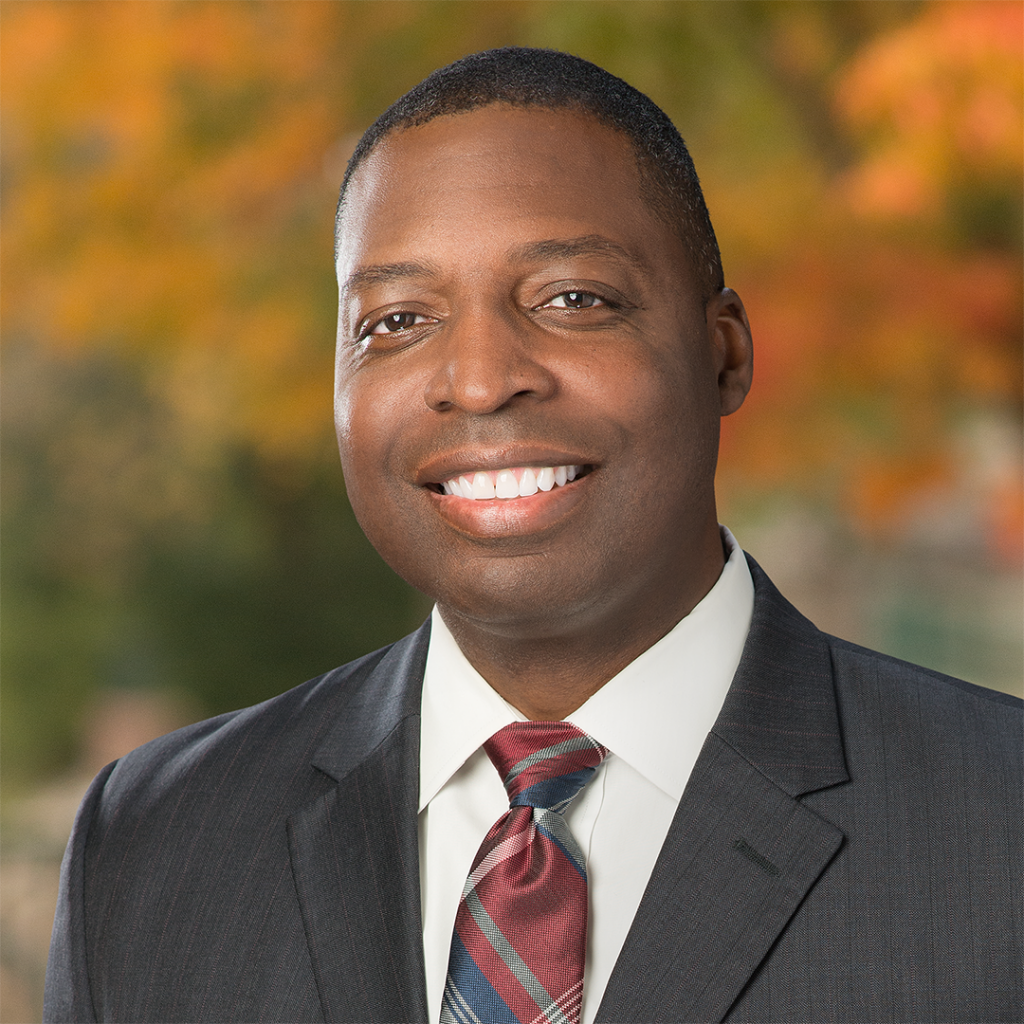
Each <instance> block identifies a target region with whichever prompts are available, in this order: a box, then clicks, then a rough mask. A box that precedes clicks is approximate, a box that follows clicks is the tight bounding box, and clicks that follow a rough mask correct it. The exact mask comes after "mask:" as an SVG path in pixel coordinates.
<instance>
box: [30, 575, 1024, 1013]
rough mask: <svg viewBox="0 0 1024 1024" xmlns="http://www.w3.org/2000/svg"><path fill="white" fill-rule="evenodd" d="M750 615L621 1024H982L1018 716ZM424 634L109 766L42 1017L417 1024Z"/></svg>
mask: <svg viewBox="0 0 1024 1024" xmlns="http://www.w3.org/2000/svg"><path fill="white" fill-rule="evenodd" d="M752 568H753V572H754V578H755V585H756V600H755V606H754V620H753V624H752V626H751V630H750V635H749V638H748V640H747V645H746V648H745V651H744V655H743V660H742V663H741V665H740V668H739V670H738V672H737V674H736V678H735V680H734V682H733V685H732V688H731V689H730V691H729V694H728V697H727V699H726V701H725V706H724V707H723V709H722V713H721V715H720V717H719V719H718V721H717V723H716V725H715V728H714V730H713V731H712V733H711V734H710V735H709V736H708V739H707V742H706V743H705V745H704V748H703V751H702V752H701V755H700V758H699V760H698V761H697V764H696V766H695V768H694V771H693V774H692V777H691V778H690V781H689V784H688V785H687V787H686V791H685V793H684V795H683V799H682V801H681V803H680V805H679V809H678V812H677V814H676V816H675V820H674V821H673V823H672V827H671V829H670V831H669V833H668V838H667V839H666V841H665V845H664V847H663V849H662V852H661V855H660V858H659V859H658V862H657V865H656V867H655V869H654V873H653V876H652V878H651V881H650V885H649V886H648V889H647V893H646V895H645V896H644V899H643V902H642V903H641V905H640V909H639V911H638V912H637V917H636V920H635V921H634V923H633V928H632V931H631V932H630V935H629V938H628V939H627V941H626V945H625V947H624V949H623V951H622V955H621V957H620V958H619V962H618V965H617V966H616V968H615V972H614V974H613V975H612V978H611V980H610V982H609V984H608V988H607V991H606V993H605V996H604V1001H603V1002H602V1004H601V1010H600V1016H599V1019H600V1020H604V1021H643V1022H650V1021H677V1022H706V1021H723V1020H728V1021H750V1022H754V1021H758V1022H762V1021H763V1022H783V1021H799V1022H805V1024H807V1022H809V1024H825V1022H833V1021H835V1022H840V1021H844V1022H858V1024H863V1022H867V1021H893V1022H896V1021H899V1022H911V1021H914V1022H927V1024H939V1022H946V1021H949V1022H952V1021H958V1022H972V1024H978V1022H986V1024H990V1022H995V1021H1021V1020H1022V1019H1024V1011H1022V996H1021V906H1020V888H1019V885H1020V874H1021V873H1020V867H1021V864H1020V861H1021V850H1022V846H1021V836H1020V831H1021V828H1020V826H1021V795H1020V788H1021V764H1020V747H1021V714H1020V702H1019V701H1016V700H1015V699H1013V698H1011V697H1007V696H1004V695H1002V694H998V693H994V692H991V691H988V690H983V689H979V688H977V687H975V686H971V685H969V684H967V683H962V682H959V681H957V680H953V679H949V678H947V677H944V676H940V675H938V674H936V673H934V672H928V671H925V670H923V669H920V668H916V667H914V666H911V665H907V664H905V663H903V662H898V661H895V660H893V659H892V658H888V657H885V656H883V655H879V654H876V653H873V652H871V651H867V650H864V649H862V648H859V647H855V646H853V645H851V644H848V643H845V642H844V641H841V640H836V639H834V638H833V637H829V636H827V635H825V634H823V633H821V632H819V631H818V630H817V629H815V628H814V626H813V625H811V623H810V622H808V621H807V620H806V619H804V618H803V617H802V616H801V615H800V614H799V613H798V612H797V611H796V610H795V609H794V608H793V607H792V606H791V605H789V604H788V603H787V602H786V601H785V600H784V599H783V598H782V597H781V595H779V593H778V592H777V591H776V590H775V588H774V587H773V586H772V584H771V583H770V582H769V581H768V579H767V578H766V577H765V576H764V574H763V573H762V572H761V571H760V570H759V569H758V568H757V567H756V565H753V566H752ZM426 646H427V632H426V628H425V627H424V629H421V630H420V631H419V632H418V633H416V634H414V635H413V636H411V637H407V638H406V639H405V640H402V641H401V642H399V643H397V644H395V645H394V646H392V647H390V648H388V649H385V650H383V651H378V652H377V653H375V654H371V655H370V656H368V657H366V658H363V659H362V660H360V661H357V662H355V663H353V664H351V665H347V666H345V667H344V668H340V669H337V670H335V671H334V672H330V673H328V674H327V675H325V676H322V677H321V678H319V679H315V680H312V681H311V682H309V683H306V684H305V685H303V686H300V687H298V688H297V689H294V690H291V691H289V692H288V693H285V694H282V695H281V696H280V697H276V698H274V699H273V700H270V701H267V702H266V703H265V704H260V705H258V706H256V707H253V708H249V709H247V710H245V711H239V712H236V713H233V714H229V715H222V716H221V717H219V718H215V719H212V720H210V721H207V722H200V723H199V724H197V725H193V726H191V727H189V728H187V729H183V730H181V731H179V732H176V733H172V734H171V735H169V736H165V737H163V738H161V739H158V740H155V741H154V742H152V743H149V744H147V745H146V746H144V747H141V748H140V749H139V750H137V751H135V752H134V753H132V754H130V755H128V756H127V757H125V758H123V759H122V760H121V761H119V762H117V763H116V764H113V765H111V766H109V767H108V768H106V769H104V771H103V772H101V773H100V775H99V776H98V777H97V779H96V781H95V783H94V784H93V786H92V788H91V789H90V791H89V793H88V795H87V796H86V798H85V801H84V803H83V805H82V809H81V811H80V813H79V817H78V820H77V822H76V825H75V830H74V833H73V835H72V837H71V842H70V844H69V847H68V852H67V855H66V857H65V861H64V866H63V872H62V879H61V892H60V901H59V905H58V909H57V919H56V927H55V931H54V938H53V945H52V949H51V954H50V967H49V972H48V976H47V988H46V1012H45V1019H46V1020H47V1021H95V1020H105V1021H133V1022H141V1021H154V1022H161V1024H167V1022H170V1021H189V1022H197V1021H218V1022H223V1021H274V1022H282V1021H362V1022H369V1021H391V1022H406V1021H425V1020H426V998H425V988H424V978H423V952H422V940H421V934H420V896H419V871H418V857H417V829H416V808H417V785H418V767H417V759H418V744H419V693H420V685H421V682H422V676H423V665H424V659H425V656H426Z"/></svg>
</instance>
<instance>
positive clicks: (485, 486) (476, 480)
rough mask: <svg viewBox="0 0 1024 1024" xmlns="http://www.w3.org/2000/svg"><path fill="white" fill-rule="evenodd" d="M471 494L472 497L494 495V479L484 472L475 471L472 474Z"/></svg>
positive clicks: (489, 496) (490, 496)
mask: <svg viewBox="0 0 1024 1024" xmlns="http://www.w3.org/2000/svg"><path fill="white" fill-rule="evenodd" d="M472 495H473V497H474V498H493V497H494V481H493V480H492V479H491V478H490V476H488V475H487V474H486V473H475V474H474V475H473V491H472Z"/></svg>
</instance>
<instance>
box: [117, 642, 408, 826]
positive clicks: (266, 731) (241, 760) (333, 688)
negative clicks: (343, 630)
mask: <svg viewBox="0 0 1024 1024" xmlns="http://www.w3.org/2000/svg"><path fill="white" fill-rule="evenodd" d="M400 643H401V642H400ZM397 646H398V645H395V644H393V645H390V646H388V647H385V648H382V649H380V650H378V651H374V652H373V653H372V654H368V655H365V656H364V657H362V658H359V659H357V660H356V661H352V662H350V663H348V664H346V665H342V666H341V667H339V668H335V669H332V670H331V671H330V672H326V673H324V674H323V675H320V676H317V677H316V678H314V679H310V680H308V681H306V682H304V683H302V684H301V685H299V686H296V687H294V688H292V689H290V690H287V691H285V692H284V693H281V694H278V695H277V696H275V697H272V698H270V699H269V700H266V701H263V702H262V703H260V704H255V705H253V706H251V707H247V708H242V709H240V710H238V711H231V712H228V713H226V714H222V715H218V716H216V717H214V718H208V719H205V720H203V721H200V722H196V723H194V724H192V725H188V726H185V727H184V728H181V729H177V730H175V731H174V732H171V733H168V734H166V735H165V736H160V737H158V738H157V739H154V740H151V741H150V742H149V743H146V744H143V745H142V746H141V747H138V748H136V749H135V750H133V751H132V752H131V753H129V754H126V755H125V756H124V757H122V758H121V759H120V760H118V761H117V762H116V763H115V765H114V766H113V770H112V771H111V773H110V776H109V778H108V780H107V783H106V786H105V787H104V793H103V800H102V804H101V815H104V816H105V815H110V814H115V813H116V815H117V816H118V817H122V816H123V812H125V811H126V810H128V809H130V816H131V817H133V818H134V817H136V816H137V815H139V814H146V813H147V812H149V813H152V812H154V811H156V812H159V808H160V807H161V806H163V805H165V804H166V802H167V801H168V800H175V799H178V798H179V797H180V795H181V794H182V793H193V794H194V793H197V792H203V791H207V790H209V789H210V788H211V787H216V788H221V787H223V785H224V784H225V782H226V781H230V780H231V779H232V778H234V777H237V776H239V775H243V774H248V775H255V774H256V772H258V776H259V778H260V785H261V787H275V786H282V785H288V784H289V782H290V781H291V780H292V779H293V778H294V776H295V775H296V773H298V772H300V771H301V770H303V769H305V770H308V766H309V762H310V758H311V757H312V756H313V754H314V752H315V751H316V749H317V747H318V745H319V744H320V743H321V742H322V741H323V739H324V737H325V736H326V735H327V734H328V733H329V732H330V731H331V729H332V728H333V727H334V726H335V725H336V724H337V722H338V721H339V719H344V718H345V717H347V716H350V715H352V714H353V713H354V714H356V715H358V714H359V713H360V712H361V710H362V708H363V707H364V706H365V704H366V701H365V700H364V699H363V697H362V692H363V690H364V688H365V686H366V684H367V681H368V680H370V679H371V677H372V676H373V674H374V670H375V669H376V668H377V667H378V665H380V663H381V662H382V661H383V660H384V659H385V658H386V657H387V656H388V655H389V653H390V652H391V651H392V650H393V649H395V648H396V647H397ZM353 709H355V710H354V712H353Z"/></svg>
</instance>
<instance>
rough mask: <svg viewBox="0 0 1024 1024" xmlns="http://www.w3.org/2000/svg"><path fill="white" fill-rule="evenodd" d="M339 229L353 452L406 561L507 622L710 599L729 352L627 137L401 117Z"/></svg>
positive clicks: (391, 551) (498, 119)
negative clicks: (651, 202)
mask: <svg viewBox="0 0 1024 1024" xmlns="http://www.w3.org/2000/svg"><path fill="white" fill-rule="evenodd" d="M339 245H340V250H339V257H338V278H339V284H340V289H341V302H340V311H339V324H338V353H337V378H336V397H335V416H336V424H337V431H338V443H339V447H340V451H341V459H342V465H343V467H344V472H345V480H346V485H347V489H348V495H349V498H350V500H351V503H352V506H353V508H354V510H355V512H356V516H357V518H358V519H359V522H360V524H361V525H362V527H363V529H364V530H365V532H366V534H367V536H368V537H369V538H370V540H371V541H372V543H373V544H374V546H375V547H376V548H377V549H378V551H380V553H381V555H382V556H383V557H384V559H385V560H386V561H387V562H388V563H389V564H390V565H391V566H392V567H393V568H394V569H395V570H396V571H397V572H398V573H399V574H400V575H402V576H403V577H405V579H407V580H408V581H409V582H410V583H412V584H413V585H414V586H416V587H418V588H419V589H421V590H422V591H424V592H425V593H426V594H428V595H430V596H431V597H433V598H434V599H435V600H436V601H438V603H439V605H440V607H441V610H442V612H443V613H444V614H445V617H446V619H448V620H449V622H451V618H450V617H455V618H459V617H461V619H462V621H464V622H469V623H473V624H475V625H477V626H482V627H484V628H486V629H490V630H494V631H496V632H497V633H500V634H502V635H505V636H522V637H529V636H538V637H539V636H547V637H551V636H560V635H569V634H570V633H582V632H585V631H586V630H588V629H590V630H593V629H597V628H603V627H602V624H603V623H607V622H615V621H619V622H621V621H624V620H626V619H633V618H634V617H635V616H636V615H638V614H644V609H645V608H650V609H651V610H652V611H653V610H654V609H655V608H656V607H657V608H658V609H663V608H664V607H665V606H666V605H672V606H674V605H676V604H679V605H680V606H682V605H685V604H686V603H687V599H686V597H685V594H686V593H687V592H688V591H689V590H693V589H694V588H695V587H697V588H698V589H699V591H700V592H699V593H696V594H695V596H693V600H691V601H689V605H690V606H692V603H693V602H694V601H696V600H699V598H700V597H701V596H703V593H704V592H705V591H706V590H707V588H708V586H710V584H711V583H713V582H714V577H715V576H716V575H717V568H716V569H715V570H714V571H713V575H712V576H711V578H710V581H708V580H707V579H703V578H702V579H698V577H707V575H708V572H709V571H711V570H709V569H708V560H709V559H710V560H711V561H712V562H714V561H715V559H716V558H717V560H718V561H717V566H718V567H720V564H721V561H720V560H721V548H720V544H719V541H718V536H717V525H716V517H715V506H714V490H713V477H714V467H715V460H716V454H717V443H718V419H719V416H720V415H721V414H722V412H723V395H724V393H725V390H726V389H725V388H724V387H723V386H722V384H721V380H722V379H723V377H724V376H725V375H726V370H725V369H724V366H725V364H726V363H728V361H729V359H730V358H731V357H730V356H729V355H728V353H727V352H726V351H725V349H727V348H728V345H723V342H722V338H721V337H720V336H719V335H720V334H721V331H720V330H718V328H717V327H716V316H718V314H717V313H715V312H714V311H711V312H707V313H706V310H705V306H704V303H703V302H702V301H701V298H700V296H699V295H698V293H697V290H696V288H695V285H694V282H693V278H692V276H691V272H690V270H689V264H688V261H687V254H686V252H685V249H684V246H683V243H682V241H681V240H680V239H679V238H678V237H677V235H676V233H675V232H673V231H672V230H671V229H670V228H669V227H668V226H667V225H666V224H664V223H663V222H662V221H661V220H660V219H659V218H658V217H657V216H656V215H655V214H654V212H653V211H652V210H651V209H650V208H649V207H648V206H647V205H645V203H644V201H643V200H642V199H641V196H640V192H639V179H638V174H637V170H636V164H635V160H634V156H633V152H632V149H631V147H630V144H629V142H628V141H627V139H626V138H625V137H624V136H622V135H621V134H619V133H618V132H615V131H613V130H611V129H609V128H607V127H605V126H603V125H602V124H600V123H599V122H598V121H596V120H595V119H593V118H592V117H590V116H588V115H584V114H580V113H578V112H574V111H548V110H536V109H518V108H509V107H505V106H501V105H492V106H489V107H485V108H482V109H480V110H476V111H472V112H470V113H465V114H459V115H455V116H449V117H442V118H437V119H435V120H433V121H431V122H429V123H428V124H426V125H423V126H421V127H417V128H412V129H407V130H404V131H401V132H399V133H397V134H395V135H392V136H391V137H389V138H388V139H387V140H386V141H385V142H383V143H382V144H381V145H380V146H379V147H378V148H377V149H376V150H375V151H374V152H373V153H372V155H371V156H370V157H369V158H368V159H367V160H366V162H365V163H364V164H363V165H362V166H361V167H360V169H359V170H358V171H357V172H356V174H355V175H354V177H353V180H352V182H351V184H350V189H349V192H348V195H347V199H346V204H345V209H344V214H343V219H342V223H341V227H340V242H339ZM737 303H738V300H737ZM719 305H721V303H719ZM711 306H715V309H716V310H717V309H718V308H719V307H718V306H716V305H715V301H713V302H712V304H711ZM739 308H740V311H742V307H739ZM709 310H711V307H710V306H709ZM709 318H710V321H711V322H710V323H709ZM739 401H742V396H740V398H739ZM730 403H732V405H733V407H734V406H735V405H737V404H738V401H734V399H733V398H726V399H725V405H727V406H728V405H730ZM724 411H726V412H728V411H731V408H725V409H724ZM574 475H575V479H570V478H571V477H573V476H574ZM524 477H525V480H524ZM452 482H454V483H452ZM494 489H496V491H497V495H498V496H496V497H494V496H488V495H492V494H493V493H494ZM453 492H454V493H453ZM474 494H476V495H477V497H474V496H473V495H474ZM506 494H508V495H511V494H515V495H517V496H515V497H502V495H506ZM480 495H484V496H483V497H480ZM688 610H689V607H681V610H680V614H685V612H686V611H688ZM677 617H678V616H677Z"/></svg>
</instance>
